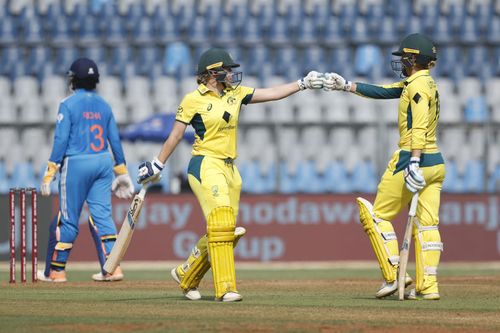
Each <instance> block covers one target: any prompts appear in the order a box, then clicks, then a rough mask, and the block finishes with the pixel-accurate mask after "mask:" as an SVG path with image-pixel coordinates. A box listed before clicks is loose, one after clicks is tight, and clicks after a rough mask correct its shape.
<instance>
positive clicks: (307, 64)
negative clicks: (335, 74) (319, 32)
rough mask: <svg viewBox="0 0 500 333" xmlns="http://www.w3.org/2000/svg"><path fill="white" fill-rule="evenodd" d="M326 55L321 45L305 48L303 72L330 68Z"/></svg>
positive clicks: (321, 70)
mask: <svg viewBox="0 0 500 333" xmlns="http://www.w3.org/2000/svg"><path fill="white" fill-rule="evenodd" d="M325 60H326V57H325V54H324V52H323V48H321V47H319V46H311V47H308V48H306V49H305V50H304V52H303V54H302V61H301V63H300V65H301V66H300V69H301V71H302V72H303V73H308V72H309V71H312V70H315V71H319V72H325V71H327V70H330V68H328V67H327V66H326V64H325V62H326V61H325Z"/></svg>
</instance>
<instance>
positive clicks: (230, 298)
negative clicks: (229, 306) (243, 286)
mask: <svg viewBox="0 0 500 333" xmlns="http://www.w3.org/2000/svg"><path fill="white" fill-rule="evenodd" d="M242 299H243V297H242V296H241V295H240V294H238V293H237V292H234V291H230V292H228V293H225V294H224V296H222V297H216V298H215V300H216V301H218V302H239V301H241V300H242Z"/></svg>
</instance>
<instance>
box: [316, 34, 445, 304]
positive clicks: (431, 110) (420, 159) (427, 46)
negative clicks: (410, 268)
mask: <svg viewBox="0 0 500 333" xmlns="http://www.w3.org/2000/svg"><path fill="white" fill-rule="evenodd" d="M392 54H393V55H395V56H398V57H400V59H398V60H394V61H392V67H393V70H395V71H396V72H397V73H398V74H400V76H401V77H402V78H403V80H402V81H400V82H397V83H394V84H391V85H385V86H376V85H371V84H366V83H359V82H356V83H354V82H350V81H347V80H346V79H344V78H343V77H342V76H340V75H339V74H336V73H327V74H325V76H326V79H325V83H324V84H325V89H326V90H343V91H349V92H353V93H355V94H357V95H360V96H364V97H369V98H378V99H391V98H399V100H400V102H399V108H398V128H399V134H400V140H399V149H397V150H396V151H395V152H394V154H393V156H392V159H391V160H390V162H389V164H388V166H387V169H386V171H385V173H384V174H383V176H382V179H381V180H380V183H379V185H378V189H377V196H376V198H375V202H374V204H373V206H372V204H371V203H370V202H368V201H367V200H365V199H363V198H358V199H357V201H358V205H359V209H360V220H361V224H362V225H363V228H364V230H365V232H366V233H367V235H368V237H369V239H370V242H371V244H372V246H373V249H374V251H375V255H376V256H377V259H378V262H379V265H380V269H381V271H382V276H383V278H384V283H383V284H382V286H381V287H380V289H379V290H378V291H377V293H376V295H375V296H376V297H377V298H383V297H386V296H389V295H392V294H393V293H395V292H396V291H397V289H398V286H397V279H396V276H397V269H398V264H399V248H398V241H397V239H396V234H395V233H394V228H393V226H392V223H391V221H392V220H393V219H394V217H395V216H396V215H397V214H398V213H399V212H400V211H401V209H402V208H403V207H405V206H407V205H408V203H409V202H410V200H411V197H412V194H413V193H415V192H420V196H419V200H418V209H417V215H416V216H417V218H416V223H415V224H414V226H413V230H412V231H413V238H414V240H415V257H416V287H415V289H412V290H411V291H410V292H409V293H408V294H407V295H406V298H408V299H425V300H438V299H439V298H440V295H439V289H438V282H437V270H438V265H439V259H440V254H441V251H442V250H443V243H442V242H441V236H440V234H439V230H438V224H439V215H438V212H439V202H440V194H441V188H442V185H443V181H444V177H445V166H444V160H443V157H442V155H441V153H440V151H439V148H438V146H437V141H436V136H437V126H438V120H439V93H438V90H437V86H436V83H435V81H434V79H433V78H432V77H431V75H430V69H431V68H432V67H433V66H434V65H435V63H436V60H437V54H436V47H435V46H434V44H433V42H432V41H431V40H430V39H429V38H427V37H426V36H424V35H422V34H418V33H416V34H411V35H409V36H407V37H406V38H404V39H403V41H402V42H401V44H400V46H399V49H398V50H397V51H395V52H393V53H392ZM411 283H412V279H411V278H410V277H409V276H407V278H406V283H405V284H406V285H409V284H411Z"/></svg>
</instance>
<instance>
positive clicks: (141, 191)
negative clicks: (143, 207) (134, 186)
mask: <svg viewBox="0 0 500 333" xmlns="http://www.w3.org/2000/svg"><path fill="white" fill-rule="evenodd" d="M146 191H147V186H146V184H144V185H142V188H141V190H140V191H139V193H138V194H137V196H138V197H139V198H141V200H144V197H145V196H146Z"/></svg>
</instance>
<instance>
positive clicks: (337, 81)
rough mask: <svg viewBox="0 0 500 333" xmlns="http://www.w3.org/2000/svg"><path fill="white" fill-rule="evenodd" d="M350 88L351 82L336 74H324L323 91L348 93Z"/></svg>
mask: <svg viewBox="0 0 500 333" xmlns="http://www.w3.org/2000/svg"><path fill="white" fill-rule="evenodd" d="M351 86H352V82H351V81H347V80H346V79H344V78H343V77H342V76H340V75H339V74H337V73H325V79H324V83H323V90H325V91H332V90H343V91H350V90H351Z"/></svg>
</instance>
